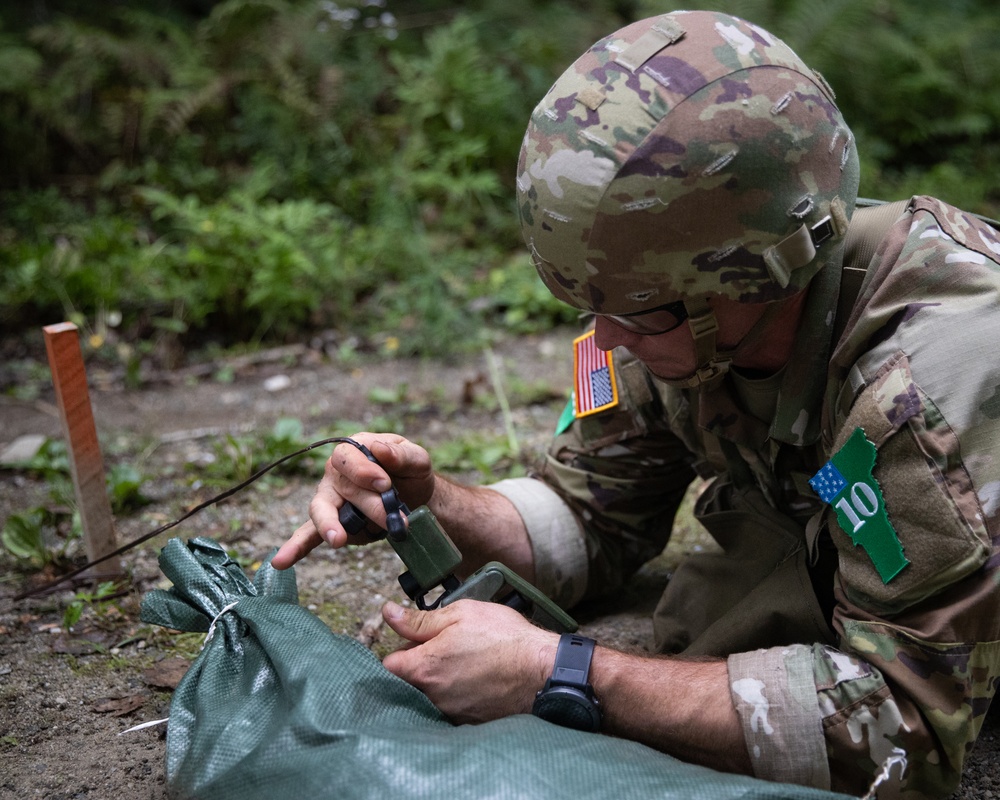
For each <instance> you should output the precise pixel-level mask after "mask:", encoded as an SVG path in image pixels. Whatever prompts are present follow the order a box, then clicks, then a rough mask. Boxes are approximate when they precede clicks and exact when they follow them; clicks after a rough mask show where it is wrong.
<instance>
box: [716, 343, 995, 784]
mask: <svg viewBox="0 0 1000 800" xmlns="http://www.w3.org/2000/svg"><path fill="white" fill-rule="evenodd" d="M938 330H940V326H938ZM929 357H930V356H929V354H928V353H927V352H926V351H925V352H922V353H918V354H916V355H914V357H913V358H912V359H911V357H910V356H908V355H907V354H906V353H905V352H903V351H897V352H895V353H893V354H892V355H891V356H889V357H888V358H887V359H885V360H884V361H883V362H882V363H881V365H880V366H878V368H877V369H876V370H875V371H874V372H873V373H872V374H866V375H865V376H864V378H865V387H864V389H863V390H862V391H861V392H860V393H859V396H858V397H857V398H856V399H855V400H854V402H853V404H852V406H851V409H850V412H849V413H848V414H847V415H846V417H845V419H844V420H843V423H842V424H841V425H840V426H839V433H838V435H837V438H836V441H835V442H834V443H833V450H832V452H833V453H834V454H835V455H834V458H833V462H834V464H837V463H838V457H837V455H836V454H837V453H843V452H844V448H845V447H846V445H847V442H848V440H849V439H850V437H851V436H852V435H854V434H855V432H856V431H858V430H859V429H860V430H861V431H863V433H864V436H865V438H866V439H867V440H869V441H870V442H871V443H872V445H874V448H875V460H874V466H873V467H871V468H870V469H871V474H872V477H873V478H874V479H875V484H874V486H875V487H876V489H874V490H871V491H868V490H858V491H856V492H854V493H853V494H852V492H851V489H852V487H853V486H855V485H857V483H856V482H857V481H858V479H859V477H860V476H859V475H858V474H857V473H856V472H854V471H852V470H854V469H856V467H852V466H851V465H850V464H849V463H846V464H845V463H844V462H839V463H840V467H841V469H842V471H843V473H844V474H843V476H842V477H843V479H844V490H843V493H842V494H839V495H837V498H839V499H838V500H836V501H831V502H834V503H835V505H844V504H846V507H844V508H843V511H844V512H845V513H844V514H843V516H842V519H838V514H837V513H836V512H835V510H834V508H832V507H831V508H827V510H825V511H824V512H822V516H821V518H820V520H819V521H820V525H821V528H823V529H825V530H826V531H828V533H829V535H830V537H831V539H832V541H833V544H834V545H835V546H836V548H837V551H838V555H839V570H838V574H837V577H836V586H835V594H836V599H837V605H836V608H835V610H834V616H833V627H834V629H835V631H836V632H837V635H838V637H839V644H838V647H837V648H832V647H827V646H824V645H819V644H817V645H813V646H796V647H791V648H774V649H769V650H764V651H759V652H757V653H753V654H739V655H735V656H731V657H730V658H729V672H730V684H731V693H732V697H733V702H734V704H735V705H736V708H737V711H738V713H739V715H740V717H741V720H742V722H743V726H744V734H745V737H746V741H747V743H748V748H749V750H750V753H751V756H752V758H753V759H754V764H755V768H756V769H757V774H758V776H759V777H763V778H769V779H781V780H791V781H795V782H799V783H806V784H810V785H815V786H824V780H825V779H826V778H824V775H828V779H829V781H830V788H833V789H835V790H839V791H845V792H852V793H861V792H863V791H865V790H866V788H867V787H868V785H869V784H870V783H871V782H872V780H873V779H875V778H876V776H879V775H880V774H881V773H883V772H884V774H883V775H882V780H883V783H884V784H888V787H887V790H888V793H887V794H886V795H885V796H902V797H913V798H919V797H947V796H949V795H950V794H951V793H952V792H954V791H955V789H956V788H957V786H958V785H959V782H960V780H961V774H962V768H963V765H964V762H965V759H966V756H967V755H968V753H969V752H970V750H971V748H972V746H973V744H974V742H975V740H976V736H977V735H978V732H979V729H980V727H981V725H982V721H983V717H984V715H985V713H986V710H987V708H988V707H989V704H990V700H991V698H992V696H993V694H994V692H995V689H996V686H997V685H998V684H1000V599H998V598H1000V519H998V516H997V511H998V502H997V498H998V488H1000V468H998V458H997V457H998V455H1000V453H998V448H1000V424H998V421H1000V415H998V414H996V413H994V412H992V411H990V410H989V409H990V406H989V404H988V402H984V401H983V400H982V399H976V398H977V397H978V398H982V393H981V386H980V387H979V388H977V386H975V385H973V384H978V383H979V381H980V380H981V378H982V376H981V374H979V373H965V374H964V375H962V376H956V375H955V374H954V370H951V392H952V393H951V394H943V395H942V394H938V392H937V390H936V389H935V396H937V397H938V398H939V402H935V400H933V399H932V397H931V395H930V394H929V392H928V390H926V389H925V387H924V385H923V383H922V381H921V376H922V375H923V373H922V372H920V371H919V370H918V369H917V367H916V365H917V364H919V365H920V366H921V367H922V368H925V369H926V366H927V361H928V358H929ZM937 366H938V368H939V370H940V371H944V370H945V368H946V365H945V364H944V363H943V362H939V363H938V364H937ZM928 374H929V375H937V374H938V372H937V371H932V372H931V373H928ZM963 390H965V391H963ZM993 391H994V392H995V390H993ZM959 397H964V398H965V402H958V400H957V398H959ZM876 506H880V507H884V511H885V514H886V517H887V519H888V521H889V524H890V528H889V529H888V530H886V529H881V530H880V531H869V530H866V527H865V526H867V525H869V524H871V521H872V520H874V519H875V517H876V513H875V512H876V511H877V510H878V509H877V508H876ZM848 529H850V530H848ZM893 539H898V547H899V548H901V551H902V555H903V559H904V562H905V563H903V566H902V568H901V569H899V570H898V572H896V571H894V569H885V568H884V565H883V568H881V569H880V568H879V567H878V566H877V562H878V561H879V558H880V557H879V556H877V555H876V554H877V553H878V552H879V550H880V548H883V547H888V548H889V550H890V551H891V550H892V549H893V548H894V547H896V544H895V542H894V541H892V540H893ZM804 678H809V679H811V681H812V689H813V693H814V696H813V697H810V696H809V692H806V691H804V690H803V685H804V684H803V680H804ZM793 743H795V744H794V745H793ZM789 748H791V749H789ZM817 748H820V750H821V751H825V752H826V755H827V762H828V769H827V770H825V771H824V770H817V769H816V768H815V763H814V761H812V758H813V757H814V756H815V753H816V751H817ZM789 753H790V754H791V758H789V757H788V754H789ZM810 753H811V754H813V755H812V756H807V755H806V754H810ZM893 765H894V766H893ZM824 788H825V786H824ZM882 791H886V790H880V794H879V796H883V794H882Z"/></svg>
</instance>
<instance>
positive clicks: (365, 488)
mask: <svg viewBox="0 0 1000 800" xmlns="http://www.w3.org/2000/svg"><path fill="white" fill-rule="evenodd" d="M351 438H352V439H354V440H355V441H357V442H359V443H360V444H363V445H365V447H367V448H368V449H369V450H370V451H371V453H372V455H374V456H375V458H377V459H378V461H379V464H381V466H379V464H375V463H374V462H372V461H369V460H368V458H367V457H366V456H365V454H364V453H362V452H361V451H360V450H358V448H356V447H354V446H353V445H349V444H339V445H337V447H336V448H334V450H333V454H332V455H331V456H330V458H329V459H327V462H326V470H325V472H324V475H323V479H322V480H321V481H320V483H319V486H318V487H317V488H316V494H315V496H314V497H313V499H312V502H311V503H310V504H309V521H308V522H306V523H305V524H303V525H301V526H300V527H299V528H298V530H296V531H295V532H294V533H293V534H292V535H291V537H290V538H289V539H288V541H286V542H285V543H284V545H282V547H281V549H280V550H278V553H277V554H276V555H275V557H274V558H273V559H272V561H271V563H272V565H273V566H274V567H275V568H277V569H287V568H288V567H290V566H292V564H294V563H295V562H296V561H299V560H300V559H301V558H303V557H305V556H306V555H307V554H308V553H309V552H310V551H311V550H313V548H315V547H318V546H319V545H320V544H321V543H323V542H326V543H327V544H329V545H330V546H331V547H343V546H344V545H345V544H364V543H366V542H367V541H369V539H368V537H367V536H366V535H365V534H364V533H361V534H359V535H356V536H351V535H349V534H348V533H347V531H346V530H344V526H343V525H342V524H341V523H340V517H339V514H340V508H341V506H343V505H344V504H345V503H348V502H350V503H352V504H353V505H354V506H355V507H356V508H357V509H358V510H359V511H360V512H361V513H362V514H364V515H365V516H366V517H368V519H369V520H371V524H373V525H376V526H378V527H381V528H384V527H385V509H384V507H383V505H382V492H385V491H388V490H389V489H390V488H391V487H392V486H393V485H395V486H396V489H397V490H398V491H399V495H400V498H401V499H402V500H403V502H404V503H406V504H407V505H408V506H409V507H410V508H416V507H417V506H420V505H424V504H425V503H427V501H428V500H429V499H430V497H431V495H432V494H433V493H434V471H433V469H432V466H431V459H430V456H429V455H428V454H427V451H426V450H424V448H422V447H420V446H419V445H416V444H414V443H413V442H411V441H409V440H408V439H405V438H403V437H402V436H398V435H396V434H392V433H358V434H355V435H354V436H352V437H351Z"/></svg>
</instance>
